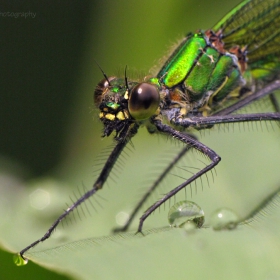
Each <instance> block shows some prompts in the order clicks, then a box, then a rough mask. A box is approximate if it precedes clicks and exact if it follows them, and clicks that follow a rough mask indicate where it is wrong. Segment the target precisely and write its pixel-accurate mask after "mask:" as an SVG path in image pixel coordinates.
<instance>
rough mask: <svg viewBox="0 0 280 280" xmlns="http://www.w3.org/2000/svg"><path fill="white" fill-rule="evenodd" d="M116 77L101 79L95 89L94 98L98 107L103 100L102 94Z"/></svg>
mask: <svg viewBox="0 0 280 280" xmlns="http://www.w3.org/2000/svg"><path fill="white" fill-rule="evenodd" d="M115 78H116V77H113V76H112V77H108V79H103V80H101V81H100V82H99V83H98V84H97V86H96V88H95V91H94V95H93V100H94V103H95V105H96V106H97V107H98V106H99V104H100V103H101V101H102V95H103V93H104V92H105V90H106V89H107V88H108V87H109V86H110V82H111V81H113V80H114V79H115Z"/></svg>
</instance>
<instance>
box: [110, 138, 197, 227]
mask: <svg viewBox="0 0 280 280" xmlns="http://www.w3.org/2000/svg"><path fill="white" fill-rule="evenodd" d="M189 136H190V137H193V138H194V139H196V138H195V137H194V136H193V135H189ZM190 148H191V147H190V146H185V147H183V149H181V151H180V152H179V153H178V154H177V155H176V157H175V158H174V159H173V160H172V161H171V162H170V163H169V164H168V166H167V167H166V168H165V170H164V171H163V172H162V173H161V175H160V176H159V177H158V178H157V180H156V181H155V182H154V183H153V185H152V186H151V187H150V188H149V189H148V190H147V191H146V193H145V194H144V195H143V196H142V198H141V200H140V201H139V202H138V203H137V205H136V206H135V207H134V210H133V211H132V213H131V214H130V216H129V218H128V220H127V221H126V223H125V225H124V226H123V227H120V228H115V229H114V230H113V232H121V231H127V229H128V228H129V226H130V224H131V223H132V221H133V220H134V218H135V216H136V214H137V213H138V212H139V210H140V209H141V207H142V206H143V204H144V203H145V202H146V201H147V199H148V198H149V197H150V196H151V194H152V193H153V192H154V191H155V190H156V188H157V187H158V186H159V185H160V183H161V182H162V181H163V179H164V178H165V177H166V175H167V174H168V173H169V171H170V170H171V169H172V168H173V166H174V165H175V164H176V163H177V162H178V161H179V160H180V159H181V158H182V157H183V156H184V155H185V154H186V152H187V151H189V150H190Z"/></svg>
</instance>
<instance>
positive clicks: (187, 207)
mask: <svg viewBox="0 0 280 280" xmlns="http://www.w3.org/2000/svg"><path fill="white" fill-rule="evenodd" d="M168 221H169V224H170V226H172V227H183V226H184V225H185V224H186V223H193V224H194V225H195V226H196V227H198V228H200V227H201V226H202V225H203V223H204V212H203V210H202V209H201V208H200V207H199V206H198V205H197V204H196V203H194V202H192V201H187V200H184V201H180V202H177V203H176V204H174V205H173V206H172V207H171V208H170V210H169V212H168Z"/></svg>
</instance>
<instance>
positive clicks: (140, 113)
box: [128, 83, 160, 120]
mask: <svg viewBox="0 0 280 280" xmlns="http://www.w3.org/2000/svg"><path fill="white" fill-rule="evenodd" d="M159 102H160V97H159V91H158V89H157V88H156V87H155V86H154V85H151V84H148V83H140V84H138V85H136V86H135V87H134V88H132V90H131V92H130V97H129V100H128V110H129V113H130V115H131V116H132V117H133V118H134V119H136V120H145V119H148V118H150V117H151V116H152V115H154V113H155V112H156V110H157V108H158V106H159Z"/></svg>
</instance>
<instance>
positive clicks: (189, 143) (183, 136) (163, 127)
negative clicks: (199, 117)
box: [137, 120, 221, 232]
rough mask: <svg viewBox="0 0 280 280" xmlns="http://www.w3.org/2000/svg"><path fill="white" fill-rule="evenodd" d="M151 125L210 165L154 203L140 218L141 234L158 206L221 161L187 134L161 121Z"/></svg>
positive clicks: (139, 228)
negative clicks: (145, 223)
mask: <svg viewBox="0 0 280 280" xmlns="http://www.w3.org/2000/svg"><path fill="white" fill-rule="evenodd" d="M153 123H154V124H155V126H156V127H157V129H158V131H159V132H161V133H165V134H167V135H170V136H172V137H174V138H177V139H178V140H180V141H182V142H183V143H185V144H186V145H187V146H189V147H190V148H194V149H196V150H198V151H200V152H201V153H203V154H204V155H206V156H207V157H208V158H209V159H210V160H211V163H210V164H208V165H207V166H205V167H204V168H203V169H201V170H200V171H199V172H197V173H195V174H194V175H193V176H192V177H190V178H189V179H188V180H186V181H185V182H184V183H182V184H181V185H179V186H177V187H176V188H175V189H173V190H171V191H170V192H169V193H167V194H166V195H165V196H164V197H163V198H161V199H160V200H158V201H157V202H156V203H154V204H153V205H152V206H151V207H149V208H148V209H147V210H146V211H145V213H144V214H143V215H142V216H141V218H140V222H139V226H138V230H137V232H142V228H143V223H144V221H145V220H146V219H147V217H148V216H149V215H150V214H152V213H153V212H154V211H155V210H156V209H157V208H158V207H159V206H160V205H162V204H163V203H164V202H166V201H167V200H169V199H170V198H171V197H173V196H174V195H175V194H176V193H177V192H179V191H180V190H182V189H183V188H185V187H186V186H187V185H189V184H190V183H191V182H193V181H195V180H196V179H197V178H199V177H200V176H202V175H203V174H205V173H206V172H208V171H210V170H211V169H212V168H214V167H215V166H216V165H217V164H218V163H219V162H220V160H221V158H220V157H219V156H218V155H217V154H216V153H215V152H214V151H213V150H211V149H210V148H208V147H207V146H206V145H204V144H202V143H201V142H199V141H198V140H196V139H194V138H192V137H190V136H189V135H187V134H184V133H182V132H179V131H177V130H175V129H173V128H172V127H170V126H168V125H165V124H163V123H162V122H161V121H158V120H153Z"/></svg>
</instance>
